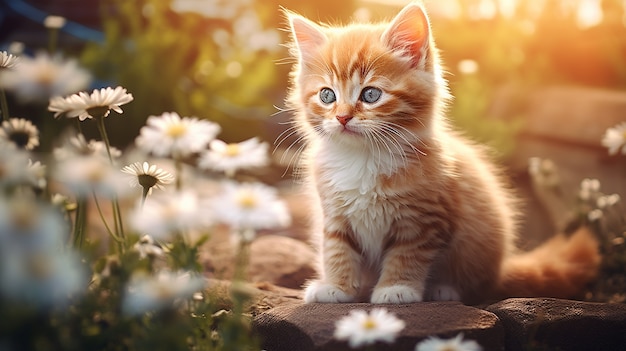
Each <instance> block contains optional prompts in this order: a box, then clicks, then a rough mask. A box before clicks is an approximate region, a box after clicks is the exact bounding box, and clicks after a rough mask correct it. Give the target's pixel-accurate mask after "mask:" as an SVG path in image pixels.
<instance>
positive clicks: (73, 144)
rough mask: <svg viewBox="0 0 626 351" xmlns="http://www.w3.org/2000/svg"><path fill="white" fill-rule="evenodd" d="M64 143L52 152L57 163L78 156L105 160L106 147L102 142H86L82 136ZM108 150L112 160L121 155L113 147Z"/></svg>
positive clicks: (66, 140)
mask: <svg viewBox="0 0 626 351" xmlns="http://www.w3.org/2000/svg"><path fill="white" fill-rule="evenodd" d="M64 141H65V142H64V145H63V146H62V147H59V148H56V149H54V151H53V154H54V157H55V158H56V159H57V161H63V160H67V159H70V158H74V157H80V156H97V157H102V158H105V159H106V158H107V149H106V145H105V144H104V142H102V141H97V140H93V139H91V140H89V142H87V140H85V136H84V135H82V134H78V135H76V136H73V137H68V138H65V139H64ZM110 150H111V156H112V157H113V158H118V157H120V156H121V155H122V152H121V151H120V150H119V149H117V148H115V147H111V148H110Z"/></svg>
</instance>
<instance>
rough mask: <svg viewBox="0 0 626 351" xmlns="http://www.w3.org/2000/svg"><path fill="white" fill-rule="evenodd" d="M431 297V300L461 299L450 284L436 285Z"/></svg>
mask: <svg viewBox="0 0 626 351" xmlns="http://www.w3.org/2000/svg"><path fill="white" fill-rule="evenodd" d="M431 297H432V300H433V301H461V294H459V292H458V291H457V290H456V289H455V288H453V287H452V286H450V285H436V286H435V287H434V288H433V291H432V296H431Z"/></svg>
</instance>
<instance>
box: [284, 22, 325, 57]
mask: <svg viewBox="0 0 626 351" xmlns="http://www.w3.org/2000/svg"><path fill="white" fill-rule="evenodd" d="M285 13H286V15H287V18H288V19H289V26H290V28H291V34H292V35H293V40H294V42H295V43H296V45H297V46H298V49H299V51H300V57H305V56H310V55H313V54H314V53H315V52H317V50H318V49H319V47H320V46H322V45H323V44H324V43H325V42H326V40H327V38H326V34H324V32H323V31H322V28H320V26H318V25H317V24H315V23H313V22H311V21H309V20H308V19H306V18H304V17H302V16H300V15H297V14H295V13H293V12H288V11H285Z"/></svg>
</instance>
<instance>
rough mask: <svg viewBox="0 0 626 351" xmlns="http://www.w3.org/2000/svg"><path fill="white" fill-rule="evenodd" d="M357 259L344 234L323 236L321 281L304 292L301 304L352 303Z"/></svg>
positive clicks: (357, 280) (357, 282)
mask: <svg viewBox="0 0 626 351" xmlns="http://www.w3.org/2000/svg"><path fill="white" fill-rule="evenodd" d="M361 261H362V259H361V256H360V255H359V254H358V253H357V252H356V251H355V250H354V249H353V248H352V246H351V245H350V241H349V238H348V236H347V234H344V233H337V232H330V233H325V234H324V242H323V270H324V272H323V273H324V274H323V276H322V278H321V279H319V280H315V281H313V282H311V283H310V284H309V285H308V286H307V287H306V289H305V293H304V302H305V303H313V302H322V303H337V302H354V301H355V300H356V297H357V295H358V292H359V288H360V274H361V268H360V267H361Z"/></svg>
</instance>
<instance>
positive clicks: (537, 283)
mask: <svg viewBox="0 0 626 351" xmlns="http://www.w3.org/2000/svg"><path fill="white" fill-rule="evenodd" d="M600 261H601V257H600V253H599V249H598V240H597V239H596V238H595V237H594V235H593V233H591V231H590V230H589V229H588V228H581V229H579V230H578V231H577V232H575V233H574V234H573V235H571V236H569V237H566V236H565V235H558V236H556V237H554V238H552V239H550V240H548V241H547V242H545V243H544V244H542V245H540V246H539V247H537V248H535V249H534V250H531V251H529V252H525V253H521V254H517V255H514V256H512V257H509V258H508V259H507V260H505V261H504V263H503V265H502V271H501V279H500V286H499V291H500V293H501V294H502V295H503V296H506V297H538V296H544V297H555V298H574V297H578V296H579V294H580V293H581V292H582V291H583V289H584V287H585V285H586V284H587V283H589V282H590V281H591V280H592V279H594V278H595V277H596V275H597V273H598V269H599V266H600Z"/></svg>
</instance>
